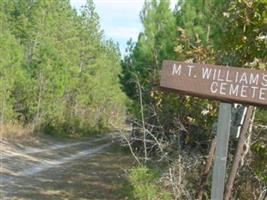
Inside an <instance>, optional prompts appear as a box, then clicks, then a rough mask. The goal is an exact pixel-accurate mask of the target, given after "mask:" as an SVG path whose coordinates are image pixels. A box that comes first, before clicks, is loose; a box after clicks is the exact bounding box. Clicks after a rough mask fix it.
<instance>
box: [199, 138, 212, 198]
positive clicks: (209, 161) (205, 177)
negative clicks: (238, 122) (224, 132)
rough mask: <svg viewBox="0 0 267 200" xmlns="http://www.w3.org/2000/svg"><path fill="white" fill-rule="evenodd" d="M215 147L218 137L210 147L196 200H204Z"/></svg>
mask: <svg viewBox="0 0 267 200" xmlns="http://www.w3.org/2000/svg"><path fill="white" fill-rule="evenodd" d="M215 147H216V137H214V138H213V139H212V141H211V146H210V150H209V154H208V158H207V161H206V166H205V169H204V171H203V174H202V175H201V179H200V184H199V187H198V192H197V198H196V199H198V200H202V196H203V192H204V186H205V184H206V183H207V181H208V175H209V172H210V168H211V166H212V161H213V157H214V153H215Z"/></svg>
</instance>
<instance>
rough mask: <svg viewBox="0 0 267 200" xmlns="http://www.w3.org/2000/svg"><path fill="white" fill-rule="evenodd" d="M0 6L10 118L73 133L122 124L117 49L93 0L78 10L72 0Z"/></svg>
mask: <svg viewBox="0 0 267 200" xmlns="http://www.w3.org/2000/svg"><path fill="white" fill-rule="evenodd" d="M1 8H3V9H2V10H1V20H2V19H3V23H2V22H1V23H2V24H4V23H5V27H3V29H1V31H2V30H6V31H2V32H0V34H1V38H0V40H1V47H0V52H1V64H0V67H1V71H2V73H5V75H4V77H5V79H3V80H6V81H5V84H4V83H3V84H4V85H6V87H4V86H3V87H1V88H4V89H5V91H2V92H1V94H3V95H4V98H5V109H4V110H5V112H6V113H9V116H10V117H9V118H10V120H16V119H18V120H19V121H20V122H23V123H26V124H27V123H28V124H32V125H33V128H34V129H35V130H36V131H40V129H41V131H44V132H49V133H56V134H70V135H79V134H88V133H90V132H101V131H105V130H107V129H110V128H113V127H112V126H111V124H113V125H115V126H120V125H121V124H122V123H123V121H124V104H125V101H126V97H125V95H124V94H123V93H122V91H121V89H120V84H119V79H118V75H119V74H120V72H121V66H120V54H119V50H118V47H117V45H116V44H114V43H113V42H112V41H106V40H105V39H104V36H103V31H102V30H101V29H100V23H99V17H98V14H97V13H96V11H95V6H94V4H93V1H91V0H88V2H87V4H86V5H85V6H84V7H83V8H82V10H81V12H80V14H78V13H77V11H75V10H73V9H72V8H71V6H70V3H69V1H67V0H63V1H50V0H47V1H43V0H37V1H27V0H22V1H16V0H11V1H7V0H3V1H1ZM7 27H8V29H9V30H7ZM4 62H5V63H4ZM11 66H12V67H11ZM1 81H2V79H1ZM7 81H8V82H7ZM1 85H2V82H1ZM7 86H8V87H7ZM1 98H2V97H1ZM2 99H3V98H2ZM12 113H13V114H12ZM15 116H19V117H18V118H15Z"/></svg>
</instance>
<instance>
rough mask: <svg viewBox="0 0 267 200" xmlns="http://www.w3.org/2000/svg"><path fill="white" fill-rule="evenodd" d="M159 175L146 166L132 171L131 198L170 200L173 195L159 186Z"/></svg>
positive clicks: (130, 180)
mask: <svg viewBox="0 0 267 200" xmlns="http://www.w3.org/2000/svg"><path fill="white" fill-rule="evenodd" d="M158 178H159V174H158V173H156V172H155V171H153V170H151V169H148V168H147V167H145V166H142V167H137V168H134V169H132V170H131V171H130V174H129V182H130V184H131V191H130V194H129V196H130V198H131V199H140V200H170V199H172V198H171V194H170V193H169V192H167V191H166V190H164V188H163V187H160V185H159V184H157V182H156V181H157V179H158Z"/></svg>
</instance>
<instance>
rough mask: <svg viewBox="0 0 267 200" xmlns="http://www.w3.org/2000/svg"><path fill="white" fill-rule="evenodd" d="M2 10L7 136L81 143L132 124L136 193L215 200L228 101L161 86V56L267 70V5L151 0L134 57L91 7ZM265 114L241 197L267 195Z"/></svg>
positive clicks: (1, 1)
mask: <svg viewBox="0 0 267 200" xmlns="http://www.w3.org/2000/svg"><path fill="white" fill-rule="evenodd" d="M0 8H1V10H0V26H1V29H0V41H1V42H0V44H1V46H0V117H1V118H0V125H1V133H2V131H3V132H5V133H6V134H12V129H11V127H17V129H15V131H18V129H23V130H24V129H25V130H27V131H28V132H31V133H32V132H33V133H39V132H42V133H46V134H52V135H53V134H54V135H64V136H72V137H73V136H75V137H80V136H88V135H89V134H91V133H100V132H109V131H111V130H115V129H116V131H118V130H120V131H121V132H123V133H124V132H125V130H124V128H125V127H128V126H131V129H132V131H131V132H130V134H124V135H123V138H124V139H125V141H126V142H127V143H126V144H127V145H128V146H129V147H130V152H131V154H132V155H133V157H134V158H135V160H136V162H137V167H136V168H133V169H132V170H131V171H130V172H129V177H128V178H129V185H130V187H127V188H126V190H127V191H128V190H129V196H130V197H132V199H149V200H150V199H151V200H152V199H153V200H156V199H161V200H164V199H196V198H197V197H196V195H200V194H201V195H200V196H198V197H199V198H198V199H202V196H203V197H204V199H208V197H209V196H210V182H211V181H210V179H211V176H210V175H211V173H210V170H208V171H207V170H206V169H205V163H206V158H207V154H208V152H209V149H210V148H211V147H212V141H213V138H214V135H215V134H214V126H216V118H217V115H218V105H219V102H216V101H210V100H206V99H200V98H196V97H189V96H183V95H177V94H173V93H166V92H163V91H162V90H160V89H159V78H160V77H159V72H160V69H161V66H162V61H163V60H166V59H169V60H179V61H185V62H194V63H209V64H219V65H230V66H236V67H245V68H251V69H264V70H266V63H267V1H266V0H251V1H250V0H233V1H227V0H202V1H196V0H177V3H176V7H175V9H174V10H172V9H171V8H170V2H169V1H168V0H151V1H147V0H146V1H145V2H144V5H143V9H142V11H141V12H140V21H141V23H142V25H143V31H142V32H140V33H139V36H138V40H137V41H136V42H134V41H132V40H131V39H130V38H129V42H128V46H127V49H126V53H125V55H124V57H123V58H122V56H121V52H120V51H119V47H118V44H116V43H115V42H113V41H112V40H106V39H105V34H104V32H103V30H102V29H101V27H100V18H99V16H98V14H97V12H96V10H95V5H94V3H93V1H92V0H87V3H86V5H84V6H83V7H82V8H81V10H80V11H77V10H75V9H73V8H72V7H71V5H70V2H69V0H60V1H59V0H58V1H57V0H0ZM254 111H255V113H254V114H255V118H253V119H254V120H253V123H252V124H251V128H250V131H249V133H248V134H247V136H246V149H245V150H244V153H243V157H242V163H241V164H240V167H239V172H238V176H237V178H236V181H235V186H236V187H235V188H234V190H233V194H232V195H233V197H235V198H236V199H243V200H245V199H246V200H250V199H256V198H257V199H259V200H264V199H263V198H264V195H266V191H267V189H266V188H267V171H266V170H267V168H266V166H267V145H266V144H267V143H266V141H267V126H266V124H267V111H266V109H264V108H256V109H254ZM125 125H127V126H125ZM18 127H19V128H18ZM2 128H4V129H2ZM13 131H14V130H13ZM178 133H181V134H178ZM128 136H129V137H128ZM237 140H238V138H235V137H234V136H233V137H232V141H231V142H230V150H229V162H228V163H229V164H230V165H229V166H231V163H232V161H233V157H234V153H235V149H236V146H237ZM228 170H229V169H228ZM203 173H204V178H207V181H206V182H204V183H203V182H201V183H200V185H199V179H200V178H199V177H200V176H201V175H202V174H203ZM205 176H206V177H205ZM261 198H262V199H261Z"/></svg>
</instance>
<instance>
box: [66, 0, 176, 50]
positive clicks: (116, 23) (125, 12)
mask: <svg viewBox="0 0 267 200" xmlns="http://www.w3.org/2000/svg"><path fill="white" fill-rule="evenodd" d="M70 2H71V5H72V6H73V7H74V8H76V9H77V10H79V9H80V8H81V6H82V5H84V4H85V2H86V0H71V1H70ZM175 2H177V0H171V7H172V8H174V5H175ZM143 3H144V0H94V4H95V6H96V11H97V13H98V15H99V16H100V24H101V28H102V29H103V30H104V32H105V37H106V39H110V38H111V39H112V40H113V41H115V42H118V43H119V45H120V49H121V53H122V54H124V50H125V48H126V43H127V41H128V40H129V39H130V38H132V39H133V41H136V40H137V37H138V34H139V32H141V31H142V24H141V22H140V19H139V13H140V11H141V10H142V7H143Z"/></svg>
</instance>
